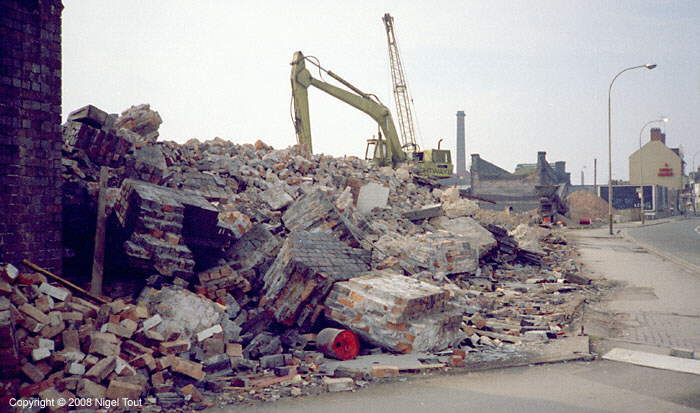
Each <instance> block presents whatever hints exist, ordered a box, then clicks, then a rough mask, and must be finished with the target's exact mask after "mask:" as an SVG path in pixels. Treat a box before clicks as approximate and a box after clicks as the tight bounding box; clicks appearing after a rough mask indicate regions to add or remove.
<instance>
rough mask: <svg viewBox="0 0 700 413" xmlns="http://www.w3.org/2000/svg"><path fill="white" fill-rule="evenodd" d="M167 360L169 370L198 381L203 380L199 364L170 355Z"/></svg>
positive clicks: (202, 372)
mask: <svg viewBox="0 0 700 413" xmlns="http://www.w3.org/2000/svg"><path fill="white" fill-rule="evenodd" d="M168 358H169V361H170V370H172V371H174V372H176V373H180V374H183V375H185V376H188V377H191V378H193V379H195V380H198V381H199V380H202V379H203V378H204V371H203V370H202V365H201V364H200V363H195V362H194V361H189V360H185V359H183V358H180V357H176V356H172V355H171V356H168Z"/></svg>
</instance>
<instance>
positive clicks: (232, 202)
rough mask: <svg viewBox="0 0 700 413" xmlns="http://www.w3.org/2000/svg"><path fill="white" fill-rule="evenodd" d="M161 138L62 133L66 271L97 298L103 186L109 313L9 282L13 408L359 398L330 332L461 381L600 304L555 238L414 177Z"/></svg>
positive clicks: (89, 127)
mask: <svg viewBox="0 0 700 413" xmlns="http://www.w3.org/2000/svg"><path fill="white" fill-rule="evenodd" d="M161 122H162V120H161V118H160V116H159V115H158V114H157V112H154V111H152V110H151V109H150V107H149V106H148V105H139V106H134V107H132V108H130V109H128V110H126V111H124V112H123V113H122V114H121V116H116V115H108V114H106V113H105V112H103V111H101V110H99V109H98V108H95V107H93V106H87V107H85V108H81V109H79V110H77V111H75V112H73V113H72V114H71V115H70V116H69V118H68V121H67V122H66V124H65V125H64V126H63V133H64V159H63V165H64V167H65V170H64V180H65V185H64V205H63V207H64V225H65V228H64V234H65V235H64V237H65V241H64V244H65V246H66V250H67V255H66V257H65V258H64V261H65V263H66V264H65V265H64V268H65V269H66V270H65V272H66V274H67V275H71V273H72V272H73V273H75V274H78V275H80V274H82V275H83V278H82V279H74V281H76V282H78V283H82V284H86V283H87V279H86V278H84V276H85V275H86V274H89V268H90V266H91V263H92V249H93V245H92V240H93V239H94V231H95V229H94V228H95V224H94V222H95V216H96V211H97V202H98V194H99V186H100V182H99V177H100V170H101V169H102V168H108V170H107V172H108V177H109V179H108V181H107V182H106V186H107V189H106V194H107V196H106V197H105V198H106V199H107V205H106V211H107V216H108V227H107V234H106V237H107V238H106V251H107V255H106V258H105V277H106V280H105V281H106V282H105V284H104V285H105V291H104V293H105V294H106V296H109V297H111V298H112V300H106V302H108V304H100V303H97V302H95V301H92V300H90V299H87V297H86V298H80V297H79V296H78V295H76V292H75V291H69V290H67V289H66V288H64V287H59V286H57V285H54V284H51V283H49V282H48V280H47V279H46V278H45V277H44V276H43V275H41V274H38V273H33V272H27V273H25V272H20V271H18V270H17V269H16V268H15V267H12V266H11V265H9V264H7V265H5V266H0V275H2V281H1V282H0V349H1V350H2V351H3V354H8V358H7V360H8V361H9V362H8V363H6V365H3V366H2V369H3V370H2V371H3V372H5V371H7V372H8V374H9V375H7V376H6V377H12V378H10V379H9V380H5V381H3V382H2V386H3V394H4V395H5V396H8V397H9V396H12V395H17V394H20V395H22V396H23V397H29V396H37V395H38V396H40V397H42V398H45V399H49V398H57V397H66V396H71V395H77V396H81V397H82V395H89V396H85V397H107V398H120V397H127V398H132V399H134V400H137V399H143V400H145V401H146V403H147V404H151V405H153V406H152V407H153V408H154V409H157V408H158V406H160V408H163V409H170V408H176V407H179V406H182V405H183V404H184V403H185V402H190V403H196V404H199V405H201V406H206V405H210V404H211V403H213V402H216V401H220V400H222V398H224V399H226V398H227V397H228V399H226V400H227V401H231V400H233V401H241V400H247V399H264V400H269V399H274V398H278V397H282V396H290V395H292V396H295V395H301V394H306V393H309V392H313V391H315V390H313V389H326V390H328V391H334V390H347V389H352V388H354V387H355V385H356V384H357V383H356V382H355V381H354V380H355V379H354V378H350V377H342V376H341V375H342V373H339V372H333V371H326V370H324V366H325V365H326V364H325V363H326V362H327V361H328V360H327V359H326V358H324V354H322V353H321V352H319V349H321V348H322V343H317V342H316V334H317V333H319V331H321V330H322V329H324V328H328V327H332V328H342V329H344V330H343V331H348V332H350V331H351V332H352V333H354V334H355V335H356V336H357V337H359V338H360V339H361V340H362V343H361V347H362V350H361V353H360V354H367V353H368V352H373V353H377V352H383V351H384V352H391V353H411V352H418V351H420V352H435V353H436V354H440V355H441V356H440V357H442V356H444V355H445V354H449V358H448V359H440V360H442V361H440V363H437V364H436V363H435V360H432V361H430V365H439V366H443V367H444V366H452V367H458V366H460V365H461V363H463V361H464V358H465V357H468V353H469V352H474V351H479V350H480V349H485V348H489V349H492V348H499V347H503V346H509V345H512V344H520V343H530V342H542V341H547V340H552V339H556V338H557V337H559V336H561V335H562V334H564V329H565V328H566V326H567V324H568V322H569V321H570V319H571V317H572V314H573V313H574V310H575V308H576V307H577V303H580V302H581V300H582V297H584V296H585V294H586V293H587V290H588V288H589V287H587V286H586V282H585V281H586V279H585V277H582V276H581V275H580V274H579V272H580V271H579V268H578V267H577V266H576V264H575V263H574V262H573V260H572V259H571V258H570V255H571V248H570V247H569V246H568V245H567V244H566V240H565V239H563V238H562V237H561V235H559V234H558V233H556V232H552V231H544V230H542V231H540V230H534V229H533V228H532V227H529V226H528V225H527V224H528V223H529V222H530V220H531V217H530V216H528V215H519V214H507V213H495V212H493V213H485V212H484V211H482V210H480V209H479V208H478V205H477V204H476V203H475V202H474V201H471V200H468V199H462V198H460V197H459V192H458V191H457V189H456V188H450V189H447V190H441V189H438V188H433V187H432V186H431V185H429V184H426V181H425V180H423V179H415V178H416V177H415V176H414V175H413V172H412V171H411V170H410V168H409V167H407V166H402V167H399V168H397V169H392V168H389V167H378V166H376V165H374V164H372V163H370V162H367V161H364V160H361V159H358V158H355V157H346V158H333V157H330V156H326V155H312V156H310V157H308V158H305V157H303V156H301V155H300V153H299V152H298V150H297V148H296V147H291V148H287V149H282V150H278V149H273V148H271V147H270V146H268V145H266V144H265V143H263V142H262V141H257V142H256V143H255V144H254V145H251V144H242V145H241V144H234V143H232V142H230V141H227V140H223V139H220V138H215V139H212V140H208V141H205V142H200V141H198V140H194V139H193V140H190V141H188V142H186V143H185V144H177V143H174V142H167V141H165V142H164V141H158V139H157V138H158V126H159V125H160V123H161ZM501 221H503V222H501ZM508 231H511V232H508ZM553 231H554V230H553ZM124 285H126V286H124ZM343 334H350V333H343ZM343 337H346V335H344V336H343ZM317 345H318V346H319V347H316V346H317ZM445 352H447V353H445ZM436 357H438V356H436ZM460 360H461V361H460ZM443 362H444V363H443ZM385 370H386V369H372V371H371V372H368V375H369V378H372V377H386V371H385ZM389 370H391V369H389ZM387 371H388V370H387ZM391 371H393V370H391ZM375 373H376V374H375ZM333 375H337V376H336V377H330V376H333ZM3 377H5V375H4V376H3ZM348 380H349V381H348ZM224 391H227V392H234V396H231V395H230V394H229V393H223V392H224ZM224 394H228V396H226V395H224ZM231 397H233V399H231Z"/></svg>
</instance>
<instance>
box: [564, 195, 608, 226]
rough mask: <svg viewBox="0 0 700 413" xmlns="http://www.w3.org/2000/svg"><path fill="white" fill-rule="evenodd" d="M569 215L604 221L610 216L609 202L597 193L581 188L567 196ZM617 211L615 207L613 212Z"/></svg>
mask: <svg viewBox="0 0 700 413" xmlns="http://www.w3.org/2000/svg"><path fill="white" fill-rule="evenodd" d="M566 203H567V205H568V207H569V214H568V215H569V216H570V217H571V218H572V219H581V218H588V219H590V220H591V221H604V220H606V219H607V218H608V203H607V201H605V200H604V199H602V198H600V197H599V196H597V195H596V194H594V193H592V192H590V191H586V190H580V191H576V192H574V193H572V194H570V195H569V196H567V197H566ZM615 213H616V211H615V210H614V209H613V214H615Z"/></svg>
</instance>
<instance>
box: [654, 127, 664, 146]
mask: <svg viewBox="0 0 700 413" xmlns="http://www.w3.org/2000/svg"><path fill="white" fill-rule="evenodd" d="M650 135H651V140H652V141H660V142H661V143H663V144H664V145H666V134H665V133H662V132H661V128H651V131H650Z"/></svg>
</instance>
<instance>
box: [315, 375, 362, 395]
mask: <svg viewBox="0 0 700 413" xmlns="http://www.w3.org/2000/svg"><path fill="white" fill-rule="evenodd" d="M323 384H324V385H325V386H326V390H328V391H329V392H339V391H351V390H354V389H355V382H354V381H353V379H352V378H350V377H338V378H333V377H324V378H323Z"/></svg>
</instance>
